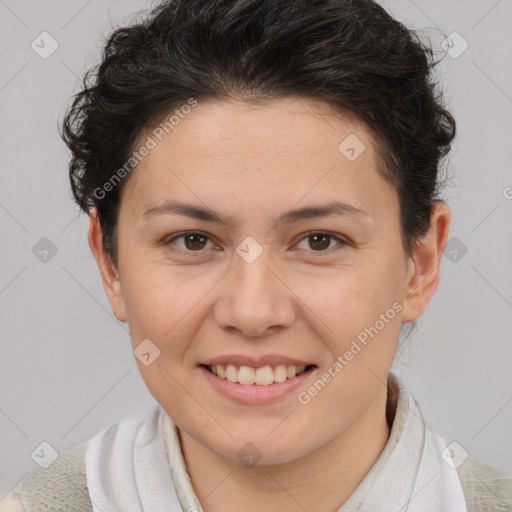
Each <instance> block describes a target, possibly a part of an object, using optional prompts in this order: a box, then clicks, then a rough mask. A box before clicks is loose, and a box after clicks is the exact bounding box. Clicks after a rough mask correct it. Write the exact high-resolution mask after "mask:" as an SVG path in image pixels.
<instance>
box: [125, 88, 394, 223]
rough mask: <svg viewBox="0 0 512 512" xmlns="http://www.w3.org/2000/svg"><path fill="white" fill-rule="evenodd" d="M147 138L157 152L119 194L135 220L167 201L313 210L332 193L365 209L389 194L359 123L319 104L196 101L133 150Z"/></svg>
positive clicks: (368, 138)
mask: <svg viewBox="0 0 512 512" xmlns="http://www.w3.org/2000/svg"><path fill="white" fill-rule="evenodd" d="M148 137H150V138H152V139H154V140H155V142H156V145H155V147H154V148H153V149H151V151H149V154H148V155H147V156H145V157H144V158H143V159H142V160H141V162H140V163H139V164H138V166H137V168H136V169H135V171H133V172H134V175H133V176H131V179H130V180H129V182H128V183H127V186H126V187H125V190H124V191H123V196H124V197H123V202H125V201H128V202H129V203H130V204H131V205H132V206H133V207H134V209H137V210H138V211H139V214H140V213H141V212H140V211H141V210H142V209H143V208H144V209H145V208H147V207H148V206H149V205H152V204H156V203H157V202H158V201H159V200H160V199H162V198H164V197H169V195H170V194H176V195H181V196H183V195H187V196H188V197H189V198H191V199H195V200H196V202H198V200H199V201H201V200H202V199H204V201H205V202H208V203H210V204H211V202H212V200H215V198H218V199H220V202H221V203H222V201H230V200H234V199H236V198H237V197H238V198H239V197H240V196H242V195H243V196H244V198H245V199H246V200H249V199H255V200H256V201H257V202H258V203H259V204H260V205H264V204H265V203H270V202H275V201H278V202H279V201H281V202H282V201H283V200H286V201H291V202H296V201H299V199H300V196H301V195H306V194H307V195H309V198H310V199H311V200H313V202H316V203H318V202H319V201H318V200H321V199H322V194H324V193H325V191H330V192H331V193H333V192H334V191H336V190H337V191H338V192H342V191H343V192H344V194H346V196H350V197H351V198H352V203H353V204H354V206H356V207H358V206H359V207H361V208H362V209H365V208H363V207H362V203H363V202H364V201H363V196H367V198H370V199H371V197H370V196H372V194H373V195H375V194H378V193H382V188H383V187H384V188H385V187H388V188H389V186H388V184H387V182H385V181H384V180H383V178H382V177H381V174H380V173H379V172H378V171H377V158H376V154H377V153H376V151H377V148H376V147H375V141H374V139H373V137H372V135H371V132H370V131H369V130H368V129H367V127H366V126H365V125H364V123H362V122H360V121H358V119H357V118H355V116H353V115H344V114H342V113H341V112H340V111H337V110H335V109H334V108H333V107H332V106H330V105H328V104H327V103H324V102H322V101H319V100H311V99H303V98H286V99H281V100H273V101H271V102H266V103H264V104H247V103H244V102H241V101H235V100H229V101H222V102H220V101H204V102H202V101H199V102H198V104H197V106H195V107H194V108H193V109H192V110H191V111H190V113H188V114H187V115H184V116H182V117H181V118H180V119H179V122H178V123H177V124H175V125H174V126H173V128H172V130H170V131H169V133H168V134H165V135H164V136H163V138H162V140H161V141H160V140H158V139H157V138H156V137H155V136H154V129H153V131H151V130H150V131H148V132H145V133H143V134H141V137H140V138H139V145H141V144H144V142H145V141H147V138H148ZM379 187H380V188H381V190H380V192H379V190H377V189H378V188H379ZM388 191H389V190H387V192H388ZM194 196H195V197H194ZM206 199H208V201H206ZM341 199H342V198H341ZM342 200H343V199H342Z"/></svg>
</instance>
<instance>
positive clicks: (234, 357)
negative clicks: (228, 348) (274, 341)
mask: <svg viewBox="0 0 512 512" xmlns="http://www.w3.org/2000/svg"><path fill="white" fill-rule="evenodd" d="M201 364H204V365H209V366H213V365H216V364H223V365H227V364H233V365H236V366H250V367H252V368H260V367H262V366H271V365H278V364H284V365H286V366H291V365H295V366H302V365H304V366H308V365H312V364H314V363H311V362H308V361H302V360H300V359H295V358H293V357H287V356H283V355H279V354H267V355H264V356H260V357H251V356H244V355H241V354H230V355H224V356H218V357H212V358H211V359H208V360H207V361H204V362H203V363H201Z"/></svg>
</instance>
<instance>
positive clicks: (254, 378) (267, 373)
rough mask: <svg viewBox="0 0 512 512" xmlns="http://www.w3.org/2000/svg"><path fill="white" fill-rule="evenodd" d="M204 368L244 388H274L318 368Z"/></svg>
mask: <svg viewBox="0 0 512 512" xmlns="http://www.w3.org/2000/svg"><path fill="white" fill-rule="evenodd" d="M200 366H201V367H202V368H204V369H205V370H206V371H208V372H209V373H211V374H212V375H215V376H216V377H218V378H219V379H222V380H225V381H227V382H231V383H233V384H241V385H243V386H273V385H276V384H279V383H282V382H285V381H288V380H293V379H296V378H297V377H299V376H303V377H304V376H305V375H304V374H307V373H311V372H312V371H313V370H314V369H315V368H317V366H316V365H315V364H309V365H285V364H278V365H267V366H260V367H258V368H254V367H251V366H239V365H235V364H213V365H211V364H210V365H207V364H201V365H200Z"/></svg>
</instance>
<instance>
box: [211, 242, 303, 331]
mask: <svg viewBox="0 0 512 512" xmlns="http://www.w3.org/2000/svg"><path fill="white" fill-rule="evenodd" d="M220 293H221V295H220V298H219V300H218V301H217V302H216V305H215V320H216V322H217V325H218V326H219V327H220V328H223V329H227V330H231V331H234V330H237V331H240V332H242V333H243V334H244V335H245V336H248V337H263V336H265V335H268V334H269V333H270V332H274V331H277V330H280V329H284V328H286V327H289V326H290V325H291V324H292V323H293V321H294V318H295V308H294V302H293V301H294V294H293V292H292V291H291V290H290V288H289V287H288V286H287V285H286V283H285V282H284V280H283V279H282V278H281V277H280V276H279V272H278V269H277V265H275V264H274V263H273V261H272V257H271V254H270V251H269V250H264V251H263V253H262V254H261V255H260V256H259V257H258V258H257V259H256V260H255V261H253V262H251V263H248V262H247V261H245V260H244V259H243V258H241V257H238V256H236V257H235V258H234V267H233V269H232V270H231V272H229V274H228V275H227V276H226V279H225V280H224V283H223V284H222V285H221V288H220Z"/></svg>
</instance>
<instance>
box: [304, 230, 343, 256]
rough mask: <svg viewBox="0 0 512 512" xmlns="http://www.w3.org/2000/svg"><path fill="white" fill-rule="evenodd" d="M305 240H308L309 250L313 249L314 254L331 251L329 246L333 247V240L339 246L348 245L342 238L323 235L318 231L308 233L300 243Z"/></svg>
mask: <svg viewBox="0 0 512 512" xmlns="http://www.w3.org/2000/svg"><path fill="white" fill-rule="evenodd" d="M304 240H308V247H307V249H312V250H313V252H327V250H328V249H330V247H329V246H330V245H331V242H332V240H335V241H337V242H338V245H339V246H343V245H346V242H345V241H344V240H342V239H341V238H340V237H338V236H335V235H332V234H331V233H322V232H318V231H313V232H310V233H307V234H306V236H305V237H304V238H303V239H302V240H301V242H300V243H302V242H303V241H304ZM299 248H300V247H299Z"/></svg>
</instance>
